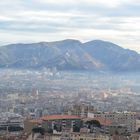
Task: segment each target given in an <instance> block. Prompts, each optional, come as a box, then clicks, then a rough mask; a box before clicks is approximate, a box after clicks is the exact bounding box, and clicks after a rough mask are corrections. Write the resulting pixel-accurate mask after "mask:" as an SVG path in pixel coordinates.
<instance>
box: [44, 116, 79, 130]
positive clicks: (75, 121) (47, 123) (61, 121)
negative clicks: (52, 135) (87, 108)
mask: <svg viewBox="0 0 140 140" xmlns="http://www.w3.org/2000/svg"><path fill="white" fill-rule="evenodd" d="M42 121H43V122H42V126H43V127H44V128H45V129H46V130H47V131H49V130H56V131H58V132H60V131H62V129H64V128H71V129H73V127H74V126H76V127H78V128H79V129H80V127H81V118H80V117H78V116H71V115H48V116H44V117H42Z"/></svg>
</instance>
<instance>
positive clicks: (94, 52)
mask: <svg viewBox="0 0 140 140" xmlns="http://www.w3.org/2000/svg"><path fill="white" fill-rule="evenodd" d="M44 67H46V68H53V67H56V68H57V69H60V70H95V71H100V70H109V71H139V70H140V55H139V54H138V53H136V52H135V51H131V50H128V49H123V48H121V47H120V46H118V45H115V44H113V43H110V42H105V41H101V40H94V41H90V42H86V43H81V42H80V41H78V40H70V39H67V40H62V41H56V42H40V43H32V44H11V45H7V46H2V47H0V68H35V69H38V68H44Z"/></svg>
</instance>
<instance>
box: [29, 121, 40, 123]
mask: <svg viewBox="0 0 140 140" xmlns="http://www.w3.org/2000/svg"><path fill="white" fill-rule="evenodd" d="M29 122H31V123H42V120H30V121H29Z"/></svg>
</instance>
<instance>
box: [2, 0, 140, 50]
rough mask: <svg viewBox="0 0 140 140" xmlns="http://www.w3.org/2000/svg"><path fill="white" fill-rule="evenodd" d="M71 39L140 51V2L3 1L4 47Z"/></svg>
mask: <svg viewBox="0 0 140 140" xmlns="http://www.w3.org/2000/svg"><path fill="white" fill-rule="evenodd" d="M68 38H69V39H77V40H80V41H81V42H86V41H90V40H95V39H100V40H106V41H110V42H113V43H116V44H118V45H120V46H122V47H124V48H129V49H132V50H136V51H138V52H140V0H1V1H0V45H5V44H9V43H19V42H20V43H31V42H40V41H56V40H63V39H68Z"/></svg>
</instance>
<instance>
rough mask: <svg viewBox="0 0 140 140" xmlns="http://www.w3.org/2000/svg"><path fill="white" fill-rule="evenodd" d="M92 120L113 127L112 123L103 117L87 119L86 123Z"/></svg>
mask: <svg viewBox="0 0 140 140" xmlns="http://www.w3.org/2000/svg"><path fill="white" fill-rule="evenodd" d="M91 120H97V121H99V122H100V124H101V125H111V124H112V121H111V120H109V119H105V118H102V117H96V118H85V119H84V121H91Z"/></svg>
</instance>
